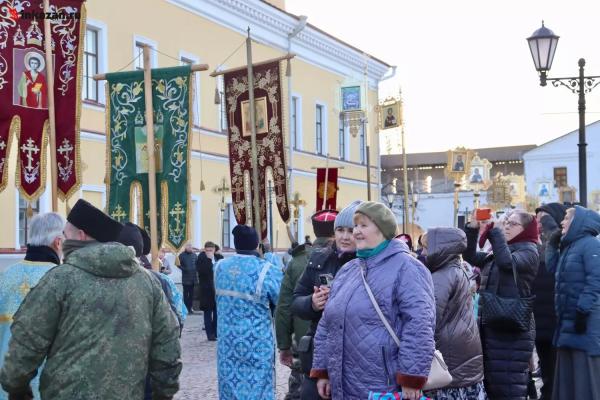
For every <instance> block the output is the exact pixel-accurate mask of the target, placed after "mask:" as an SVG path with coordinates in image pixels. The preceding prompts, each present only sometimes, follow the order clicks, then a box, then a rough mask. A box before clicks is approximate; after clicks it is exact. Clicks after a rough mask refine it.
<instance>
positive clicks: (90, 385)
mask: <svg viewBox="0 0 600 400" xmlns="http://www.w3.org/2000/svg"><path fill="white" fill-rule="evenodd" d="M322 3H323V2H321V4H319V5H318V6H317V5H315V4H311V2H306V1H301V0H247V1H245V2H227V1H220V2H216V1H213V0H169V1H163V0H148V1H146V0H145V1H144V2H142V1H141V0H131V1H128V2H122V1H121V2H119V1H117V0H103V1H99V0H0V209H1V210H2V217H3V218H2V222H3V228H4V229H3V230H2V234H1V235H0V400H5V399H6V400H31V399H35V400H39V399H41V400H75V399H82V400H84V399H85V400H113V399H114V400H117V399H135V400H152V399H154V400H167V399H175V400H184V399H186V400H187V399H219V400H320V399H334V400H388V399H389V400H400V399H405V400H488V399H489V400H528V399H543V400H570V399H591V400H600V177H598V176H595V175H596V174H593V173H592V174H590V176H587V165H588V164H589V165H590V169H591V170H593V171H595V170H597V168H600V157H599V155H600V121H596V122H593V123H590V124H587V125H586V122H585V104H586V103H585V96H586V94H588V93H590V92H591V91H592V89H593V88H594V87H595V86H596V85H598V83H600V78H599V77H597V76H585V75H584V74H585V73H584V69H583V68H584V65H585V60H583V59H580V61H579V67H580V75H579V78H576V77H573V78H550V77H548V76H547V74H548V73H549V70H550V67H551V65H552V60H553V58H554V53H555V51H556V48H557V42H558V39H559V37H558V36H557V35H556V34H554V32H553V31H552V30H550V29H549V28H547V27H546V26H545V25H544V23H542V27H541V28H539V29H537V30H535V31H534V32H533V34H532V35H531V36H529V37H527V39H526V41H527V44H528V47H529V49H530V53H531V57H533V60H534V65H535V68H536V72H537V74H538V76H539V79H540V82H539V83H540V85H541V86H546V84H547V81H550V82H552V83H553V86H555V87H558V86H561V85H562V86H565V87H567V88H570V90H571V91H572V92H573V93H576V94H577V95H578V100H579V103H578V104H579V113H580V115H579V129H578V130H571V131H569V132H568V133H566V134H565V133H564V132H563V133H562V135H560V136H558V137H555V136H556V133H554V132H553V131H552V132H550V133H549V134H548V133H545V134H546V135H547V136H542V135H541V133H540V136H536V138H534V139H531V138H530V137H524V136H523V135H516V136H515V137H512V136H508V135H507V136H505V137H503V138H502V139H500V141H496V139H494V138H493V137H492V136H493V135H491V134H490V135H483V136H482V135H474V134H473V132H475V130H474V131H472V132H470V133H469V132H467V131H468V130H469V129H470V128H469V127H468V126H467V125H465V128H464V129H463V130H464V131H465V132H463V133H464V134H465V136H461V132H459V130H458V129H457V130H456V134H454V133H453V134H451V135H448V134H446V131H447V130H448V129H450V130H452V128H448V126H447V125H440V126H439V127H437V126H436V125H435V124H436V123H441V122H440V121H436V120H435V118H430V114H428V115H427V117H425V118H422V119H420V117H419V113H418V111H417V110H416V108H418V107H419V104H422V103H421V100H420V99H419V97H418V92H419V91H420V90H412V89H411V88H412V86H411V85H412V83H413V82H424V81H425V80H426V79H424V78H423V76H420V75H418V72H417V71H412V72H410V71H411V70H410V68H409V69H408V70H405V67H404V66H406V65H410V64H411V59H414V58H416V57H411V56H410V46H409V45H405V46H406V47H403V49H405V51H406V52H407V54H406V55H396V54H394V53H391V52H390V51H389V49H388V47H387V45H386V43H385V42H381V41H380V40H379V41H378V40H374V39H373V40H366V41H365V40H364V39H365V38H367V39H368V35H367V34H366V33H364V32H363V33H362V34H363V35H365V36H364V37H362V36H353V34H354V35H356V34H357V33H356V32H355V31H356V29H355V28H353V26H354V27H355V26H356V25H357V24H358V23H359V21H360V20H359V19H358V18H361V16H360V15H359V14H360V12H358V11H360V10H361V8H360V7H358V5H359V3H361V2H359V1H358V0H356V1H354V2H353V1H350V2H343V4H344V6H345V7H347V8H348V15H347V16H346V17H345V18H347V19H348V20H353V19H356V21H355V24H354V25H352V26H348V25H347V24H346V25H343V24H341V23H340V22H339V21H337V20H338V19H339V18H336V17H335V14H334V13H333V11H334V10H339V8H340V7H341V4H342V2H341V0H331V4H329V3H328V4H322ZM354 3H356V4H354ZM403 3H404V2H398V4H395V5H391V4H388V5H389V6H390V7H392V9H393V11H394V13H390V15H402V14H403V10H406V11H407V12H408V15H409V16H407V17H404V16H402V17H401V18H407V19H405V20H404V19H403V24H402V25H403V26H404V23H406V24H407V26H409V25H408V24H410V23H411V22H410V21H411V19H410V15H411V13H416V14H415V15H420V14H419V12H420V11H417V10H416V9H413V8H411V7H414V6H410V5H408V4H403ZM386 4H387V3H386ZM509 6H510V5H509ZM329 7H333V8H331V9H329ZM336 7H337V8H336ZM459 8H460V7H459ZM330 11H331V12H330ZM390 11H391V10H390ZM459 11H460V10H458V11H456V10H455V11H452V12H456V14H455V17H456V18H462V17H464V16H461V15H462V14H460V13H459ZM481 12H482V13H483V11H481ZM486 12H487V11H486ZM329 14H330V15H329ZM327 15H329V16H327ZM428 15H429V14H428ZM524 15H525V14H524ZM526 15H527V17H528V18H529V17H530V16H531V18H534V21H538V20H537V19H535V18H538V15H537V13H533V11H532V12H531V15H530V14H526ZM132 16H136V18H135V19H133V17H132ZM484 16H485V17H486V18H488V17H490V16H489V15H487V14H485V15H484V14H482V15H481V18H483V17H484ZM325 17H327V18H325ZM313 18H314V20H315V21H328V22H327V25H326V26H319V24H317V23H315V24H313V23H312V20H313ZM381 18H384V19H385V18H389V17H385V16H381ZM428 18H429V17H428ZM490 18H491V21H492V22H490V23H491V24H494V23H496V22H495V21H496V20H498V18H497V17H490ZM309 19H310V21H311V22H309ZM149 21H160V23H150V22H149ZM469 21H470V20H469ZM557 22H560V20H558V21H557ZM412 23H413V24H414V22H412ZM467 23H470V22H467V21H466V20H465V24H467ZM536 23H537V22H536ZM392 24H397V21H395V20H394V21H393V23H392V21H391V20H390V21H389V23H388V25H390V26H391V25H392ZM419 26H420V25H419ZM423 26H425V25H423ZM423 26H420V27H417V25H412V29H416V31H415V32H418V29H425V28H423ZM174 27H177V29H173V28H174ZM516 28H517V26H516V27H515V28H514V29H516ZM521 28H522V27H521V26H520V25H518V29H521ZM330 29H331V31H332V32H335V34H334V33H329V30H330ZM402 29H404V28H402ZM427 29H429V28H427ZM440 29H441V27H440ZM523 29H524V32H525V33H524V35H526V34H527V33H528V32H530V29H529V28H527V27H524V28H523ZM599 29H600V28H599ZM444 32H445V33H446V34H447V32H448V31H447V30H446V31H444ZM429 34H431V32H430V33H429ZM599 34H600V33H599ZM199 37H201V38H203V39H202V40H198V38H199ZM341 37H344V39H341ZM524 37H525V36H524ZM407 40H408V39H407ZM411 40H416V41H419V40H421V41H423V42H427V40H429V39H428V38H427V36H422V37H420V39H411ZM493 40H496V39H495V38H494V39H493ZM354 42H357V43H362V45H361V46H365V45H366V46H368V50H367V49H366V48H365V50H361V49H359V48H358V47H355V45H353V44H349V43H354ZM524 45H525V43H521V46H524ZM403 46H404V45H403ZM514 47H515V48H516V47H518V45H514ZM159 49H160V50H159ZM457 51H459V50H457ZM370 52H374V53H381V54H384V55H385V56H386V57H389V58H390V59H391V60H393V61H394V63H387V62H385V61H382V59H380V58H378V57H375V56H373V55H371V54H370ZM418 54H422V53H420V52H419V53H418ZM511 57H514V58H515V59H517V58H518V57H522V56H521V55H520V53H519V51H518V49H517V50H515V53H514V55H511ZM528 57H529V56H528ZM528 62H530V61H528ZM530 72H531V71H530ZM412 74H416V75H412ZM448 85H451V83H448ZM450 87H451V86H449V89H448V91H449V92H454V89H450ZM400 88H402V89H403V90H400ZM461 89H462V88H461ZM540 91H541V89H539V88H538V87H535V91H533V94H530V96H543V95H542V94H541V93H540ZM440 96H441V94H440ZM523 96H525V94H523ZM590 101H593V100H591V98H590ZM451 103H452V101H447V102H445V103H444V104H445V105H444V107H448V104H451ZM432 104H433V105H435V104H436V103H435V102H434V103H432ZM591 104H594V103H591ZM450 107H453V105H450ZM521 108H523V107H521ZM429 112H431V110H430V111H429ZM439 112H440V113H441V114H440V115H442V114H443V112H444V111H442V110H440V111H439ZM453 112H454V113H459V112H460V111H458V109H456V110H455V111H453ZM481 112H482V113H483V112H484V111H481ZM514 112H515V113H517V111H514ZM523 118H525V117H523ZM407 119H408V120H411V121H412V120H413V119H414V125H413V124H408V125H407V124H406V121H407ZM523 123H525V122H523ZM572 123H573V121H572V117H569V116H567V117H566V123H565V124H566V125H565V127H567V126H572ZM428 124H429V125H428ZM554 124H557V125H558V123H554ZM490 129H491V128H490ZM532 129H533V130H537V131H544V128H542V127H541V126H540V125H539V124H538V126H537V127H534V128H532ZM586 129H587V130H588V131H589V133H590V135H589V137H588V138H587V139H588V140H589V143H586ZM565 130H566V129H565ZM476 131H477V132H479V127H478V128H477V130H476ZM552 135H554V136H552ZM408 139H410V140H411V147H413V148H414V149H415V150H414V151H413V152H407V140H408ZM508 139H510V140H511V142H510V143H511V144H510V145H506V143H507V141H506V140H508ZM531 141H536V142H537V143H540V144H531ZM460 143H469V144H470V145H469V146H464V145H461V144H460ZM494 146H496V147H494ZM587 147H589V148H590V151H589V153H588V152H587V150H586V148H587ZM576 182H577V184H576ZM588 187H589V188H590V191H589V195H588Z"/></svg>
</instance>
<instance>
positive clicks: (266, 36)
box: [165, 0, 390, 88]
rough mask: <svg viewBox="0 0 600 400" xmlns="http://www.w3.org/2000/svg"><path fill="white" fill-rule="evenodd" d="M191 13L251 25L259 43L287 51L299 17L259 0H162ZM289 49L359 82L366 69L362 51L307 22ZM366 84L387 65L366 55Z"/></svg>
mask: <svg viewBox="0 0 600 400" xmlns="http://www.w3.org/2000/svg"><path fill="white" fill-rule="evenodd" d="M165 1H167V2H168V3H171V4H173V5H175V6H178V7H181V8H183V9H185V10H187V11H189V12H191V13H194V14H196V15H199V16H201V17H204V18H206V19H209V20H211V21H213V22H216V23H218V24H219V25H222V26H225V27H226V28H229V29H231V30H233V31H235V32H238V33H240V34H242V35H245V34H246V31H247V28H248V27H250V30H251V33H252V39H253V40H254V41H256V42H258V43H262V44H264V45H267V46H270V47H273V48H276V49H278V50H280V51H282V52H287V51H288V44H289V43H288V35H289V34H290V33H291V32H292V31H293V30H294V28H295V27H296V26H297V24H298V18H297V17H296V16H294V15H292V14H289V13H287V12H285V11H282V10H279V9H278V8H276V7H273V6H271V5H269V4H267V3H265V2H262V1H260V0H165ZM290 51H291V52H293V53H296V54H297V57H298V58H300V59H302V60H304V61H306V62H308V63H310V64H313V65H316V66H318V67H321V68H323V69H326V70H329V71H331V72H334V73H336V74H339V75H342V76H344V77H347V78H350V79H353V80H358V81H361V80H362V79H364V78H363V76H364V75H363V74H364V71H365V61H366V57H365V53H363V52H362V51H360V50H358V49H356V48H354V47H352V46H350V45H348V44H345V43H343V42H342V41H341V40H338V39H336V38H334V37H332V36H330V35H328V34H325V33H324V32H323V31H321V30H319V29H318V28H316V27H314V26H312V25H311V24H307V25H306V27H305V28H304V29H303V30H302V31H300V33H299V34H298V35H297V36H296V37H294V39H292V41H291V47H290ZM368 60H369V62H368V72H369V80H370V82H369V85H370V86H371V87H372V88H376V87H377V84H378V82H379V81H380V80H381V78H382V77H383V76H384V75H385V73H386V72H387V71H388V69H389V68H390V66H389V65H387V64H385V63H384V62H381V61H379V60H377V59H375V58H372V57H369V58H368Z"/></svg>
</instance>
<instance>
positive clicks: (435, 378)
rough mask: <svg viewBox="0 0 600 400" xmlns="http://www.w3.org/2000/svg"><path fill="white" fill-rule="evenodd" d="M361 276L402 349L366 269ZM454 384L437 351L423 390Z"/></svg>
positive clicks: (385, 323)
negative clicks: (378, 300)
mask: <svg viewBox="0 0 600 400" xmlns="http://www.w3.org/2000/svg"><path fill="white" fill-rule="evenodd" d="M360 276H361V277H362V281H363V284H364V285H365V289H366V290H367V294H368V295H369V299H370V300H371V303H373V307H374V308H375V311H377V315H379V319H380V320H381V322H383V325H384V326H385V329H387V331H388V333H389V334H390V336H391V337H392V339H393V340H394V342H395V343H396V346H398V348H399V347H400V339H398V336H397V335H396V332H394V330H393V329H392V327H391V326H390V323H389V322H388V320H387V318H386V317H385V316H384V315H383V312H382V311H381V308H379V304H377V300H375V296H373V292H372V291H371V287H370V286H369V284H368V283H367V280H366V278H365V270H364V267H363V266H361V268H360ZM451 382H452V375H450V372H449V371H448V366H447V365H446V363H445V362H444V357H443V356H442V353H441V352H440V351H439V350H435V352H434V353H433V360H432V361H431V369H430V371H429V376H428V377H427V383H425V386H423V390H434V389H439V388H443V387H446V386H448V385H449V384H450V383H451Z"/></svg>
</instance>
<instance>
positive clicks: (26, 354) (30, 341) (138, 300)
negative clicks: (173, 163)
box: [0, 200, 181, 400]
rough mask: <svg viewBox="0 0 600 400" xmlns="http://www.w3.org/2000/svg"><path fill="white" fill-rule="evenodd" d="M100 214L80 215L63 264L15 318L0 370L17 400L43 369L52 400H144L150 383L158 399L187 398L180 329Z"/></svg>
mask: <svg viewBox="0 0 600 400" xmlns="http://www.w3.org/2000/svg"><path fill="white" fill-rule="evenodd" d="M81 201H83V200H80V202H81ZM84 202H85V201H84ZM85 203H87V202H85ZM90 207H91V208H90ZM81 213H83V214H84V215H86V216H84V217H82V216H81ZM90 213H91V214H93V217H91V218H90V217H89V216H87V214H90ZM98 213H101V211H100V210H98V209H96V208H94V207H93V206H92V205H90V204H89V203H87V204H83V205H81V204H80V203H79V202H78V203H77V204H76V205H75V206H74V207H73V210H72V211H71V214H69V217H67V220H68V221H69V223H67V225H66V227H65V231H64V233H65V237H66V238H67V240H66V241H65V243H64V244H63V251H64V255H65V259H64V263H63V264H62V265H59V266H58V267H55V268H53V269H51V270H50V271H49V272H48V273H46V275H44V277H43V278H42V279H41V280H40V282H39V283H38V285H37V286H36V287H35V288H33V289H32V290H31V291H30V292H29V294H28V295H27V297H26V298H25V300H24V302H23V304H22V305H21V307H20V308H19V310H18V312H17V313H16V314H15V316H14V322H13V325H12V328H11V330H12V339H11V342H10V344H9V349H8V352H7V354H6V358H5V362H4V366H3V367H2V370H0V383H1V384H2V387H3V388H4V389H5V390H6V391H7V392H8V393H9V394H10V396H11V397H10V398H11V399H29V398H30V397H29V393H30V390H29V382H30V380H31V379H32V378H33V377H34V376H35V375H36V373H37V369H38V368H39V367H40V365H41V364H42V362H44V360H45V365H44V369H43V372H42V375H41V380H40V392H41V395H42V398H43V399H52V400H75V399H86V400H113V399H114V400H116V399H142V398H143V396H144V384H145V378H146V373H148V374H149V375H150V377H151V384H152V389H153V394H154V397H153V398H154V399H171V398H172V396H173V395H174V394H175V393H176V392H177V390H178V388H179V382H178V378H179V373H180V372H181V360H180V354H181V348H180V345H179V340H178V336H179V326H178V323H177V320H176V319H175V316H174V315H173V313H172V312H171V309H170V308H169V305H168V304H167V301H166V299H165V297H164V295H163V293H162V289H161V287H160V284H159V283H158V281H157V280H156V279H154V278H153V277H152V276H151V275H150V274H149V273H148V271H146V270H144V269H143V268H141V267H140V265H139V264H138V263H137V261H136V259H135V254H134V250H133V249H132V248H130V247H126V246H124V245H122V244H118V243H107V242H110V241H112V240H115V239H116V238H117V237H118V234H119V232H120V224H119V226H117V225H116V224H118V223H117V222H116V221H114V220H112V219H110V217H108V216H106V215H104V214H102V215H99V214H98ZM72 214H75V215H72Z"/></svg>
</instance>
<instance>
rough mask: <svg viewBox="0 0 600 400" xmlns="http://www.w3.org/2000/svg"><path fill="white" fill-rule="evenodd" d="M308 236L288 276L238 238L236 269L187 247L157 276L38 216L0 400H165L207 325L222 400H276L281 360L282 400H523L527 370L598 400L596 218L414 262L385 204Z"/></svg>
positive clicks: (545, 384)
mask: <svg viewBox="0 0 600 400" xmlns="http://www.w3.org/2000/svg"><path fill="white" fill-rule="evenodd" d="M311 222H312V225H313V231H314V233H315V235H316V239H315V240H314V242H310V241H309V240H308V239H306V240H305V243H302V244H297V243H296V244H295V245H293V246H292V248H291V249H290V251H289V256H291V259H290V260H289V261H288V262H286V263H284V262H282V259H281V258H280V257H278V256H277V255H276V254H274V253H273V252H272V251H271V249H270V248H269V246H268V244H267V243H264V242H261V241H260V240H259V235H258V234H257V232H256V231H255V230H254V229H253V228H251V227H249V226H246V225H238V226H236V227H235V228H234V229H233V231H232V234H233V237H234V246H235V254H233V255H229V256H226V257H225V258H224V257H223V255H222V254H220V251H219V249H218V246H217V245H216V244H215V243H212V242H206V243H205V244H204V248H203V249H202V251H201V252H200V253H199V254H196V251H195V249H194V248H193V247H192V246H191V245H187V246H186V247H185V249H184V251H182V252H181V253H180V254H179V255H177V257H176V260H175V266H172V265H171V264H170V263H169V261H168V258H167V257H165V254H164V252H160V253H159V256H158V260H154V261H155V262H158V263H159V264H160V268H158V270H159V271H160V272H157V271H156V269H157V268H152V262H151V260H149V259H148V258H147V256H148V254H149V253H150V238H149V236H148V234H147V233H146V231H145V230H144V229H142V228H140V227H138V226H136V225H134V224H132V223H126V224H121V223H119V222H117V221H115V220H113V219H112V218H110V217H109V216H107V215H106V214H104V213H103V212H101V211H100V210H98V209H96V208H95V207H93V206H92V205H91V204H89V203H87V202H86V201H84V200H80V201H78V202H77V204H75V206H74V207H73V209H72V210H71V211H70V213H69V215H68V216H67V220H66V221H65V220H64V219H63V218H62V217H61V216H60V215H59V214H56V213H46V214H40V215H37V216H35V217H34V218H33V219H32V220H31V224H30V229H29V237H28V247H27V253H26V255H25V260H24V261H22V262H20V263H17V264H15V265H13V266H11V267H10V268H8V270H6V271H5V272H4V273H2V274H1V275H0V367H1V369H0V383H1V385H2V390H0V399H11V400H13V399H15V400H19V399H32V398H35V399H39V398H42V399H59V400H60V399H103V400H104V399H121V398H127V399H170V398H172V397H173V396H174V395H175V393H176V392H177V391H178V389H179V380H178V379H179V374H180V372H181V368H182V362H181V345H180V337H181V333H182V328H183V325H184V322H185V320H186V318H187V316H188V315H189V314H194V313H197V312H199V311H201V312H202V313H203V317H204V329H205V330H206V339H207V340H208V341H216V342H217V375H218V389H219V398H220V399H222V400H234V399H240V400H241V399H256V400H260V399H265V400H270V399H275V388H276V383H275V362H276V355H277V353H276V349H278V350H279V357H278V358H279V362H280V363H281V364H283V365H285V366H287V367H289V368H290V369H291V371H290V378H289V392H288V393H287V395H286V400H293V399H302V400H313V399H316V400H318V399H329V398H332V399H350V400H359V399H360V400H363V399H388V398H390V399H399V398H402V399H411V400H412V399H420V400H421V399H435V400H485V399H491V400H508V399H510V400H520V399H522V400H526V399H528V398H537V390H536V388H535V385H533V386H532V375H533V373H534V370H536V369H539V370H540V376H541V380H542V389H541V398H542V399H544V400H550V399H555V400H563V399H565V400H566V399H574V398H581V399H598V400H600V241H599V239H598V235H599V234H600V215H599V214H598V213H596V212H594V211H592V210H588V209H586V208H583V207H579V206H575V207H569V208H567V207H566V206H564V205H562V204H558V203H551V204H545V205H542V206H540V208H538V209H537V210H536V213H535V214H530V213H527V212H525V211H523V210H511V211H509V212H507V213H505V214H503V215H502V216H501V217H499V218H495V219H493V220H492V219H485V220H481V219H478V214H477V212H474V213H473V216H472V218H471V219H470V221H469V222H468V223H467V225H466V226H465V228H464V229H458V228H453V227H437V228H431V229H428V230H427V231H426V232H425V233H423V235H422V236H420V237H419V238H418V240H417V245H416V248H413V241H412V238H411V237H410V236H408V235H406V234H405V233H401V234H399V233H400V232H398V226H397V223H396V217H395V215H394V214H393V213H392V212H391V211H390V210H389V208H387V207H385V206H384V205H383V204H381V203H377V202H370V201H368V202H363V201H355V202H352V203H351V204H349V205H347V206H346V207H345V208H343V209H342V210H341V211H339V212H338V211H335V210H322V211H319V212H317V213H315V214H314V215H313V216H312V217H311ZM175 268H179V270H180V271H181V276H182V279H181V283H182V286H183V294H182V293H180V292H179V289H178V288H177V286H176V285H175V283H174V282H173V280H172V279H171V278H170V274H171V273H172V272H173V271H174V270H175ZM195 301H196V303H195ZM9 328H10V330H9ZM534 353H536V354H537V358H539V368H536V366H535V363H534V362H533V360H534V359H535V357H534Z"/></svg>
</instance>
